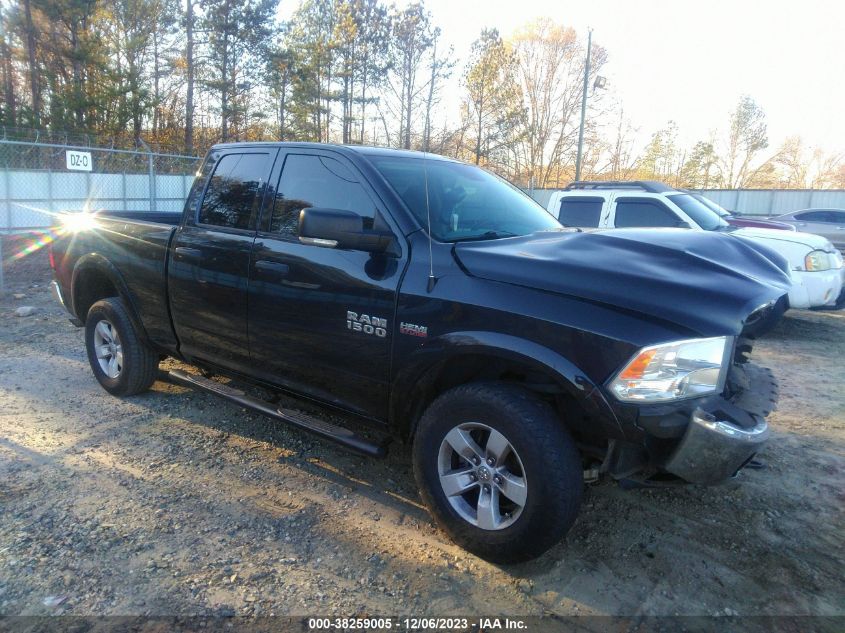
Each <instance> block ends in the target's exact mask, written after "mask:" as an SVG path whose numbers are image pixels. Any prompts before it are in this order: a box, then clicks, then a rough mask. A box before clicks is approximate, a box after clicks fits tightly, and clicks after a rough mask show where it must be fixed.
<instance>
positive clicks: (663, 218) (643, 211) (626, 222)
mask: <svg viewBox="0 0 845 633" xmlns="http://www.w3.org/2000/svg"><path fill="white" fill-rule="evenodd" d="M679 221H680V218H678V217H677V216H676V215H675V214H674V213H672V212H671V211H670V210H669V209H667V208H666V207H665V206H663V205H662V204H660V203H659V202H653V201H651V200H644V199H642V198H617V200H616V221H615V223H614V224H615V226H616V227H619V228H624V227H638V226H639V227H649V226H652V227H654V226H657V227H659V226H678V222H679Z"/></svg>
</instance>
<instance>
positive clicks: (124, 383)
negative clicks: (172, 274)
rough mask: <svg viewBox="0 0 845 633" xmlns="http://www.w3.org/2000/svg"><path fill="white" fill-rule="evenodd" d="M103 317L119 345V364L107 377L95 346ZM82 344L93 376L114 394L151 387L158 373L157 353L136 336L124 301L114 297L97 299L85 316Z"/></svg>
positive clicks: (139, 390)
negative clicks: (120, 362)
mask: <svg viewBox="0 0 845 633" xmlns="http://www.w3.org/2000/svg"><path fill="white" fill-rule="evenodd" d="M102 321H105V322H107V323H108V324H109V325H110V326H111V327H112V328H113V329H114V330H115V331H116V332H117V336H118V337H119V342H120V346H121V348H122V353H123V356H122V366H121V367H120V370H119V372H118V373H117V375H116V376H113V377H110V376H109V375H108V374H107V373H106V371H105V370H104V369H103V368H102V367H101V365H100V359H98V358H97V350H96V347H95V330H96V328H97V325H98V324H99V323H100V322H102ZM85 348H86V350H87V352H88V362H89V363H90V364H91V370H92V371H93V372H94V377H95V378H96V379H97V381H98V382H99V383H100V385H102V387H103V389H105V390H106V391H108V392H109V393H110V394H112V395H115V396H133V395H135V394H136V393H141V392H142V391H146V390H147V389H149V388H150V386H151V385H152V384H153V383H154V382H155V380H156V377H157V375H158V363H159V356H158V354H157V353H156V352H155V351H154V350H153V349H152V348H150V347H149V346H148V345H147V344H146V343H145V342H144V341H143V340H142V339H141V337H140V336H139V334H138V330H137V329H136V328H135V325H134V324H133V323H132V319H131V318H130V317H129V312H128V311H127V310H126V307H125V306H124V305H123V302H122V301H121V300H120V299H119V298H117V297H110V298H108V299H102V300H101V301H97V303H95V304H94V305H92V306H91V309H90V310H88V316H87V318H86V320H85Z"/></svg>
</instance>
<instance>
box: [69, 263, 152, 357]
mask: <svg viewBox="0 0 845 633" xmlns="http://www.w3.org/2000/svg"><path fill="white" fill-rule="evenodd" d="M91 272H94V273H96V274H98V275H102V276H104V277H105V278H106V279H108V280H109V281H110V282H111V284H112V286H114V287H115V289H116V290H117V294H118V296H119V297H120V298H121V299H122V300H123V302H124V303H125V304H126V307H127V308H128V311H129V318H131V319H132V324H133V325H134V326H135V328H136V330H137V331H138V333H139V334H140V335H141V337H142V338H143V339H144V341H145V342H147V343H149V337H148V336H147V330H146V328H145V327H144V324H143V323H142V322H141V319H140V317H139V316H138V309H137V306H136V304H135V299H134V297H133V296H132V292H131V291H130V290H129V286H128V285H127V284H126V281H125V280H124V279H123V275H121V274H120V271H119V270H118V269H117V267H116V266H115V265H114V264H113V263H111V262H110V261H109V260H108V259H107V258H106V257H104V256H103V255H100V254H99V253H87V254H85V255H83V256H82V257H80V258H79V259H78V260H77V261H76V264H75V265H74V267H73V273H72V274H71V282H70V297H69V302H70V307H71V312H72V313H73V314H75V315H76V316H77V318H78V319H79V320H80V321H82V322H83V323H84V322H85V316H86V315H84V314H83V315H80V314H78V313H77V309H76V299H77V283H78V282H79V280H80V278H81V277H82V275H85V274H88V273H91Z"/></svg>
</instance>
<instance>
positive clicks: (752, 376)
mask: <svg viewBox="0 0 845 633" xmlns="http://www.w3.org/2000/svg"><path fill="white" fill-rule="evenodd" d="M777 398H778V388H777V382H776V381H775V379H774V376H773V375H772V372H771V371H770V370H769V369H766V368H763V367H758V366H757V365H754V364H752V363H748V362H743V363H738V364H734V365H733V367H732V368H731V370H730V373H729V374H728V380H727V387H726V390H725V393H724V394H722V395H718V396H710V397H707V398H702V399H699V400H692V401H687V402H685V403H679V404H677V405H664V406H653V407H642V408H640V410H639V412H638V416H637V423H636V424H637V426H638V427H639V429H640V431H641V433H642V435H641V440H640V441H638V442H630V441H629V442H619V443H614V445H613V447H612V449H611V452H610V454H609V456H608V458H607V461H606V462H605V467H606V470H607V471H608V472H609V473H610V474H611V475H612V476H613V477H615V478H616V479H626V480H631V481H639V482H640V483H642V484H646V485H662V484H663V483H671V480H669V481H667V479H666V475H667V474H668V475H670V476H674V477H675V478H679V479H681V480H683V481H686V482H689V483H694V484H704V485H711V484H717V483H720V482H722V481H724V480H726V479H728V478H730V477H732V476H734V475H735V474H736V473H737V472H738V471H739V470H740V469H742V467H743V466H745V465H746V464H748V463H749V462H750V461H751V459H752V458H753V457H754V455H755V454H756V453H758V452H759V451H760V449H761V448H762V447H763V445H764V444H765V443H766V440H767V439H768V438H769V427H768V424H767V423H766V416H767V415H769V413H771V412H772V411H773V410H774V409H775V407H776V404H777ZM675 481H677V479H675Z"/></svg>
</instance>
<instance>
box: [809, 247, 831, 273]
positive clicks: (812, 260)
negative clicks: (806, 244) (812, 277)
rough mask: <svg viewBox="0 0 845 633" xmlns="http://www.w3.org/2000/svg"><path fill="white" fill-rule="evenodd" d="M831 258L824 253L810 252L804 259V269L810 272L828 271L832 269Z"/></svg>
mask: <svg viewBox="0 0 845 633" xmlns="http://www.w3.org/2000/svg"><path fill="white" fill-rule="evenodd" d="M832 259H833V258H832V257H831V256H830V254H829V253H825V252H824V251H810V252H809V253H807V256H806V257H805V258H804V269H805V270H809V271H811V272H817V271H822V270H830V269H831V268H833V262H832V261H831V260H832Z"/></svg>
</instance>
